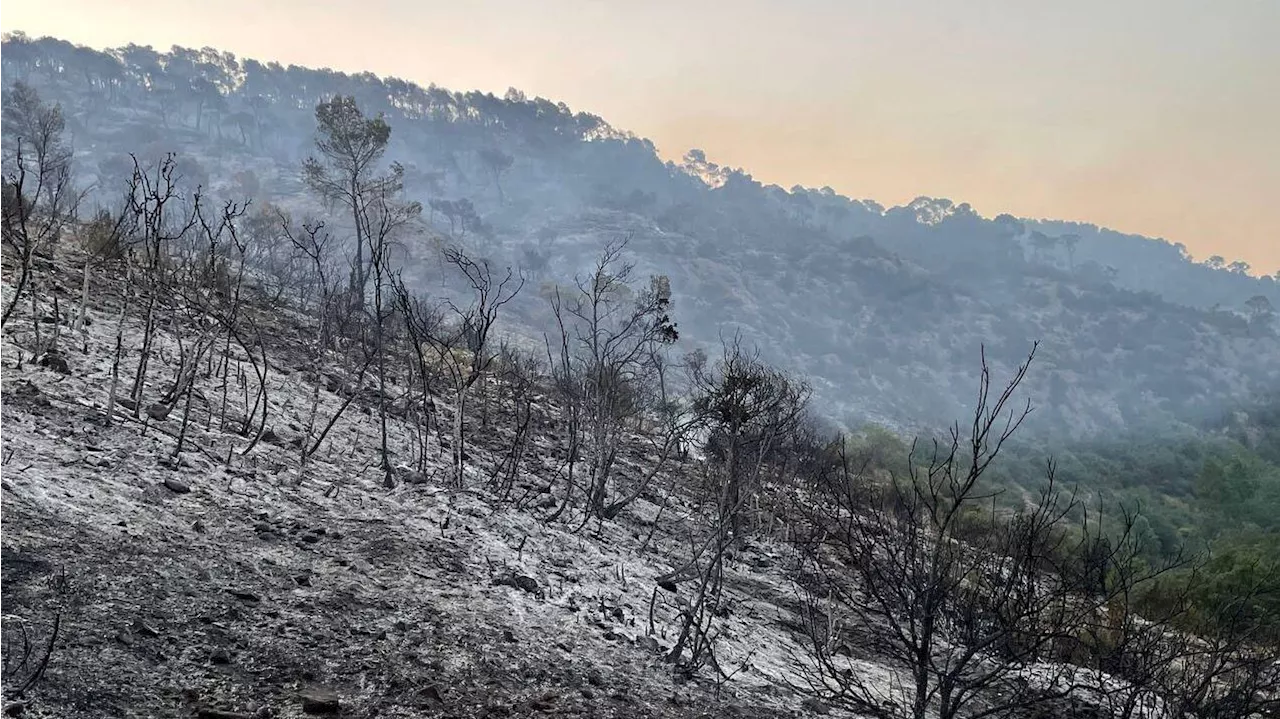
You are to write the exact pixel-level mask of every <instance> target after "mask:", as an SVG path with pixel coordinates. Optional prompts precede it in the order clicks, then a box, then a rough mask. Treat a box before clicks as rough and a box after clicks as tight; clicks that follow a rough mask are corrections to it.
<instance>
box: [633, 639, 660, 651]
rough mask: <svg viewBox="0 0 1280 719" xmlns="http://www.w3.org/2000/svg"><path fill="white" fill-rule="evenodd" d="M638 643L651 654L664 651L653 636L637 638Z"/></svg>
mask: <svg viewBox="0 0 1280 719" xmlns="http://www.w3.org/2000/svg"><path fill="white" fill-rule="evenodd" d="M636 644H637V645H638V646H639V647H640V648H641V649H643V650H645V651H646V652H649V653H650V654H657V653H658V652H660V651H662V647H660V646H658V640H657V639H655V638H653V637H640V638H639V639H637V640H636Z"/></svg>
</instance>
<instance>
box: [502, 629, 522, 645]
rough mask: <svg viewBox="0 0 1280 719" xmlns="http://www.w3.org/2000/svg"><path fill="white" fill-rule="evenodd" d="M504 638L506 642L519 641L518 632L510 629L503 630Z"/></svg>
mask: <svg viewBox="0 0 1280 719" xmlns="http://www.w3.org/2000/svg"><path fill="white" fill-rule="evenodd" d="M502 640H503V641H505V642H510V643H512V644H514V643H515V642H517V641H519V640H518V639H516V633H515V632H513V631H511V630H510V629H503V630H502Z"/></svg>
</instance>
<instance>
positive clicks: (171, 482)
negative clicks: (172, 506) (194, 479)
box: [164, 477, 191, 494]
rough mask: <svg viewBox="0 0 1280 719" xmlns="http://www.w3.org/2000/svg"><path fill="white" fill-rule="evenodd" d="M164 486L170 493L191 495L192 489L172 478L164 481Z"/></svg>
mask: <svg viewBox="0 0 1280 719" xmlns="http://www.w3.org/2000/svg"><path fill="white" fill-rule="evenodd" d="M164 486H165V487H167V488H168V489H169V491H170V492H173V493H174V494H190V493H191V487H189V486H187V484H186V483H185V482H182V481H179V480H176V479H173V478H172V477H170V478H169V479H166V480H165V481H164Z"/></svg>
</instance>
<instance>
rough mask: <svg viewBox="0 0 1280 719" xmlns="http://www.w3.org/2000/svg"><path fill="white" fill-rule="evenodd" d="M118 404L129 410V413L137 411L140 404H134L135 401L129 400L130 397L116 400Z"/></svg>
mask: <svg viewBox="0 0 1280 719" xmlns="http://www.w3.org/2000/svg"><path fill="white" fill-rule="evenodd" d="M116 404H118V405H120V406H121V407H124V408H125V410H127V411H129V412H132V411H134V410H136V409H137V408H138V403H137V402H134V401H133V400H131V399H129V398H128V397H124V398H121V399H117V400H116Z"/></svg>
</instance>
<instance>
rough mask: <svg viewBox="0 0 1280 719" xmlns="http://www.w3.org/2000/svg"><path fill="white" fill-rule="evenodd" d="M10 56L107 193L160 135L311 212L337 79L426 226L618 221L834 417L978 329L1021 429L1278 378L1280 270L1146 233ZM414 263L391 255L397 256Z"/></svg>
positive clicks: (221, 61)
mask: <svg viewBox="0 0 1280 719" xmlns="http://www.w3.org/2000/svg"><path fill="white" fill-rule="evenodd" d="M3 61H4V64H5V73H4V81H5V83H6V84H11V83H13V82H15V81H23V82H27V83H29V84H31V85H32V86H33V87H36V88H37V89H38V90H39V91H40V92H41V93H42V94H43V95H44V96H45V97H46V98H47V99H49V100H53V101H57V102H59V103H61V104H62V105H63V107H64V109H65V111H66V114H67V117H68V119H69V128H70V130H71V132H72V134H73V135H74V138H75V145H76V149H77V159H78V161H79V167H80V170H81V173H82V179H83V180H84V181H85V182H91V181H92V182H94V183H96V185H95V186H96V187H97V188H98V190H99V194H98V195H97V197H98V198H99V200H100V201H101V202H104V203H110V202H111V201H112V200H113V198H114V195H113V191H112V189H111V188H113V187H116V186H118V183H119V181H120V178H121V177H122V176H123V175H124V173H125V171H126V169H127V168H128V167H129V166H130V165H129V161H128V159H127V157H126V153H137V154H138V156H139V157H140V158H141V159H143V160H144V161H153V160H155V159H157V158H158V157H160V156H161V155H162V154H163V153H164V152H168V151H174V150H177V151H179V152H180V153H181V155H182V156H183V163H184V165H183V168H182V169H183V173H184V174H185V175H186V178H187V180H188V181H189V182H191V183H193V184H194V183H202V184H204V185H206V186H207V187H210V188H212V189H213V190H214V191H215V192H217V193H219V194H221V195H223V196H228V197H237V198H239V197H246V196H248V197H254V198H256V199H258V200H259V202H260V203H262V202H272V203H277V204H280V205H282V206H285V207H288V208H291V209H293V210H295V211H297V212H305V211H315V212H319V211H320V209H321V208H319V206H318V205H316V204H315V203H314V202H313V201H311V200H309V199H308V198H307V196H306V193H305V191H304V189H303V187H302V185H301V183H300V181H299V178H298V167H299V163H300V161H301V159H302V158H303V157H305V156H306V155H307V154H309V153H310V152H311V142H312V135H313V132H314V118H313V116H312V109H313V108H314V106H315V104H316V103H317V102H318V101H320V100H321V99H324V98H326V97H328V96H331V95H333V94H335V93H342V94H350V95H353V96H354V97H355V98H356V99H357V101H358V102H359V103H360V105H361V107H362V108H364V109H365V110H366V111H367V112H369V113H374V112H381V113H385V114H386V116H387V118H388V121H389V122H390V123H391V125H392V128H393V132H392V144H391V148H390V149H389V151H388V157H389V158H391V159H394V160H395V161H398V162H400V163H402V164H403V165H404V166H405V168H406V189H407V192H408V194H409V195H410V196H411V197H413V198H415V199H420V200H422V201H423V202H424V205H428V206H429V212H428V213H426V214H427V218H428V223H429V225H430V227H429V232H434V233H437V234H440V235H445V236H449V237H451V238H452V239H453V240H454V241H461V242H464V243H467V244H469V245H471V246H472V247H473V248H474V249H475V250H477V251H480V252H482V253H484V254H487V255H489V256H491V257H493V258H494V259H495V260H497V261H499V262H510V263H513V264H520V265H522V266H524V267H526V268H527V269H529V270H530V274H531V275H532V276H534V277H535V278H536V279H537V280H538V281H541V282H561V283H564V282H568V281H569V280H570V279H571V278H572V276H573V274H574V273H575V272H577V271H580V270H582V269H585V268H586V266H588V265H589V263H590V261H591V259H592V258H593V257H594V255H595V254H596V253H597V252H598V251H599V248H600V247H601V246H602V245H603V243H604V242H605V241H607V240H608V239H610V238H613V237H616V236H619V235H630V236H631V237H632V241H631V243H630V246H629V250H630V252H631V254H632V256H633V259H634V260H635V261H636V262H637V264H638V265H639V266H640V267H641V269H643V270H647V271H651V272H655V273H661V274H667V275H669V276H670V277H671V279H672V287H673V292H674V297H675V303H676V312H677V320H678V321H679V322H680V324H681V327H682V328H683V329H684V330H685V338H686V340H687V341H688V342H689V343H690V346H707V345H712V344H715V343H716V342H717V341H718V338H719V337H720V336H722V335H724V334H725V333H732V332H735V331H741V332H742V333H743V334H744V336H746V337H747V338H748V339H749V340H751V341H753V342H755V343H757V344H758V345H759V346H760V347H761V348H762V350H763V352H764V354H765V355H766V357H767V358H769V359H771V360H773V361H775V362H778V363H780V364H781V365H783V366H784V367H786V368H788V369H790V370H792V371H795V372H797V373H801V374H803V375H805V376H807V377H810V378H812V380H813V382H814V384H815V386H816V388H817V390H818V396H819V399H820V400H821V401H822V402H823V405H824V407H825V408H826V410H827V412H828V414H830V415H831V416H832V417H833V418H834V419H836V420H837V421H841V422H845V423H855V422H860V421H864V420H867V419H872V420H876V421H880V422H884V423H887V424H891V425H894V426H899V427H910V428H930V427H936V426H938V425H940V424H944V423H946V422H948V421H949V420H950V419H951V418H952V417H954V416H958V415H959V414H962V413H963V410H964V407H965V405H966V403H967V402H968V401H969V400H968V390H967V388H966V386H965V385H964V384H963V383H961V382H959V381H958V380H959V378H960V377H961V376H963V375H964V373H965V372H966V370H967V369H968V368H970V367H972V366H973V364H974V362H975V361H976V358H977V355H978V351H979V346H980V345H985V346H986V348H987V350H988V353H989V354H990V355H991V356H992V358H993V360H994V362H995V365H996V367H997V368H1000V369H1004V368H1007V367H1008V365H1009V363H1010V362H1012V361H1013V360H1014V359H1016V358H1018V357H1020V356H1022V354H1023V353H1024V352H1025V350H1026V348H1027V347H1028V346H1029V345H1030V343H1031V342H1032V341H1035V340H1040V341H1042V342H1043V351H1042V355H1041V356H1042V358H1043V359H1044V362H1043V363H1042V364H1041V366H1040V367H1039V368H1038V371H1037V372H1035V373H1033V375H1032V377H1031V389H1032V391H1033V396H1034V397H1035V399H1036V400H1037V403H1038V404H1039V405H1041V406H1043V407H1045V408H1046V409H1045V410H1044V411H1041V412H1039V413H1037V415H1036V417H1035V419H1034V421H1033V425H1032V427H1031V428H1032V429H1033V430H1036V429H1039V430H1049V429H1052V430H1055V431H1057V432H1065V433H1067V434H1069V435H1071V436H1075V437H1087V436H1092V435H1096V434H1099V433H1102V432H1107V431H1114V430H1115V429H1118V428H1122V427H1136V426H1170V425H1180V424H1184V423H1186V422H1194V421H1196V420H1198V419H1199V418H1202V417H1204V416H1208V415H1213V414H1216V413H1218V412H1220V411H1221V410H1222V408H1223V407H1224V406H1226V405H1228V404H1230V402H1231V401H1233V400H1235V399H1240V398H1247V397H1251V396H1255V395H1257V394H1259V393H1265V392H1268V391H1273V390H1274V389H1275V388H1277V387H1280V340H1277V333H1276V324H1275V315H1274V313H1271V314H1267V313H1258V312H1254V311H1252V310H1250V309H1247V308H1246V305H1247V303H1248V302H1249V301H1250V300H1251V299H1253V298H1256V297H1261V298H1262V299H1263V300H1264V301H1265V305H1270V306H1280V283H1277V282H1276V281H1275V279H1274V278H1272V277H1262V278H1258V277H1252V276H1249V275H1246V274H1242V273H1241V272H1238V271H1235V272H1233V271H1229V270H1227V269H1214V268H1212V267H1210V266H1207V265H1202V264H1194V263H1192V262H1190V260H1189V258H1187V257H1186V256H1185V254H1184V253H1183V252H1181V251H1180V249H1179V248H1177V247H1175V246H1173V245H1169V244H1168V243H1164V242H1162V241H1158V240H1149V239H1146V238H1140V237H1131V236H1123V235H1119V234H1117V233H1112V232H1110V231H1106V230H1100V229H1098V228H1093V227H1091V226H1080V225H1068V224H1064V223H1055V222H1049V221H1020V220H1016V219H1014V218H1011V217H1008V216H1001V217H998V218H995V219H994V220H989V219H985V218H982V217H981V216H979V215H978V214H976V213H975V212H974V211H973V210H972V209H971V208H970V207H968V206H967V205H963V204H960V205H957V204H954V203H952V202H950V201H947V200H933V199H929V198H920V199H918V200H916V201H915V202H913V203H910V204H909V205H907V206H905V207H895V208H889V209H885V208H883V207H882V206H880V205H878V204H876V203H874V202H870V201H858V200H851V199H849V198H845V197H842V196H840V195H838V194H836V193H834V192H832V191H830V190H828V189H823V190H806V189H804V188H799V187H797V188H793V189H792V190H791V191H786V190H783V189H782V188H779V187H776V186H763V185H761V184H760V183H758V182H756V181H754V180H753V179H752V178H751V177H750V176H749V175H747V174H746V173H744V172H742V171H739V170H732V169H728V168H723V167H719V166H717V165H715V164H714V163H713V162H711V161H709V160H708V159H707V158H706V157H705V156H704V155H703V154H702V153H700V152H697V151H694V152H691V153H690V154H689V155H688V156H687V157H686V158H685V161H684V163H682V164H680V165H676V164H674V163H664V162H663V161H661V159H660V158H659V157H658V155H657V153H656V151H655V149H654V148H653V146H652V145H651V144H650V143H648V142H647V141H644V140H641V139H637V138H635V137H633V136H631V135H629V134H628V133H625V132H622V131H619V130H617V129H615V128H612V127H611V126H610V125H608V123H606V122H605V121H604V120H602V119H601V118H598V117H596V116H593V115H589V114H585V113H576V114H575V113H573V112H572V111H570V110H569V108H567V107H565V106H564V105H563V104H559V105H557V104H554V103H552V102H550V101H547V100H543V99H540V98H539V99H534V100H530V99H527V98H526V97H524V96H523V95H522V94H521V93H519V92H518V91H514V90H513V91H510V92H508V93H507V95H506V97H504V98H497V97H494V96H492V95H484V94H481V93H466V94H463V93H455V92H449V91H446V90H443V89H440V88H437V87H434V86H433V87H429V88H421V87H419V86H416V85H413V84H410V83H407V82H404V81H402V80H398V79H395V78H377V77H375V76H372V75H370V74H362V75H357V76H348V75H345V74H342V73H335V72H332V71H328V70H311V69H306V68H299V67H292V66H291V67H288V68H285V67H281V66H279V65H275V64H263V63H260V62H257V61H254V60H239V59H237V58H234V57H232V56H230V55H228V54H226V53H218V52H215V51H212V50H207V49H206V50H201V51H195V50H186V49H181V48H175V50H174V51H172V52H170V53H156V52H154V51H152V50H150V49H149V48H139V47H136V46H130V47H128V48H122V49H120V50H116V51H112V52H110V53H100V52H95V51H92V50H87V49H84V48H76V47H73V46H71V45H69V44H67V43H65V42H61V41H57V40H52V39H43V40H39V41H31V40H29V39H27V38H25V37H21V36H18V37H10V38H8V39H7V40H6V43H5V46H4V55H3ZM494 158H497V159H496V160H495V159H494ZM503 158H507V159H508V160H509V162H504V161H503ZM433 202H434V205H433V204H432V203H433ZM464 205H465V207H466V208H468V209H466V210H464V209H462V208H463V206H464ZM1070 237H1075V238H1076V239H1075V240H1071V239H1069V238H1070ZM428 254H429V252H428V250H427V247H426V245H425V244H424V245H422V246H415V247H411V248H409V251H408V255H407V257H406V262H407V265H408V266H409V267H413V266H414V265H415V263H419V262H423V261H426V256H427V255H428ZM1237 269H1238V268H1237ZM1265 305H1264V304H1255V305H1253V306H1256V307H1263V306H1265ZM523 314H524V315H525V316H527V317H534V318H536V317H538V310H537V308H534V307H530V308H528V309H527V311H525V312H524V313H523ZM529 329H530V331H531V333H532V334H533V335H534V336H537V335H538V334H539V333H540V332H541V329H542V327H541V326H538V325H537V324H536V323H534V324H532V325H531V326H530V327H529Z"/></svg>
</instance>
